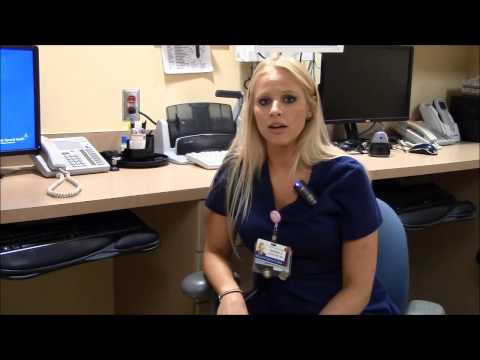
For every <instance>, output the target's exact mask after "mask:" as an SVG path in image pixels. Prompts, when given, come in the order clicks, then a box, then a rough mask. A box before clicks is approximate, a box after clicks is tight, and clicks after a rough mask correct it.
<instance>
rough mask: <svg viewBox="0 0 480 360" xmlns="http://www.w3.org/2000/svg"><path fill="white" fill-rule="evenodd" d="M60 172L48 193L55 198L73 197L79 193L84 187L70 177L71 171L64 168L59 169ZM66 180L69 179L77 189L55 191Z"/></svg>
mask: <svg viewBox="0 0 480 360" xmlns="http://www.w3.org/2000/svg"><path fill="white" fill-rule="evenodd" d="M58 170H59V172H58V173H57V178H58V181H56V182H55V183H53V184H52V185H51V186H50V187H49V188H48V190H47V194H48V195H50V196H52V197H54V198H68V197H73V196H75V195H78V194H79V193H80V191H82V188H81V187H80V184H79V183H78V182H77V181H75V180H73V179H72V178H71V177H70V173H69V172H68V171H66V170H64V169H58ZM65 181H68V182H69V183H70V184H72V185H73V186H75V190H73V191H71V192H58V191H55V189H56V188H57V187H59V186H60V185H61V184H63V183H64V182H65Z"/></svg>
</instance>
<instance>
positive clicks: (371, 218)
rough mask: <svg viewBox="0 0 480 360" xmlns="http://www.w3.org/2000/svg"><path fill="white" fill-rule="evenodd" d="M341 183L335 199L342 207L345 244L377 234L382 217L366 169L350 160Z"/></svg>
mask: <svg viewBox="0 0 480 360" xmlns="http://www.w3.org/2000/svg"><path fill="white" fill-rule="evenodd" d="M345 166H346V168H345V169H344V170H345V171H342V176H340V178H339V179H338V183H337V187H336V191H335V192H336V194H335V197H336V198H337V201H338V202H339V203H340V206H341V211H342V214H341V216H340V231H341V238H342V240H357V239H360V238H362V237H364V236H367V235H369V234H371V233H372V232H374V231H375V230H377V229H378V228H379V227H380V225H381V223H382V215H381V213H380V209H379V207H378V204H377V198H376V196H375V193H374V192H373V189H372V185H371V182H370V179H369V178H368V176H367V173H366V170H365V169H364V167H363V166H362V165H361V164H360V163H359V162H358V161H357V160H355V159H352V158H350V159H349V160H348V161H347V162H346V164H345Z"/></svg>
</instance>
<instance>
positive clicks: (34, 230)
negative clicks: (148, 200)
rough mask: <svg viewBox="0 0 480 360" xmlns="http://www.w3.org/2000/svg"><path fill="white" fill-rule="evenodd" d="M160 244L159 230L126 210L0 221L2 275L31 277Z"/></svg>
mask: <svg viewBox="0 0 480 360" xmlns="http://www.w3.org/2000/svg"><path fill="white" fill-rule="evenodd" d="M158 245H159V237H158V234H157V233H156V232H154V231H152V230H151V229H150V228H148V227H147V226H146V225H145V224H144V223H143V222H142V221H140V219H138V217H136V216H135V215H134V214H133V213H132V212H131V211H128V210H120V211H112V212H107V213H98V214H88V215H79V216H73V217H65V218H61V219H54V220H46V221H36V222H28V223H17V224H6V225H2V226H1V227H0V278H8V279H26V278H31V277H34V276H38V275H41V274H43V273H46V272H50V271H54V270H58V269H61V268H65V267H67V266H73V265H77V264H80V263H84V262H90V261H95V260H101V259H106V258H111V257H114V256H117V255H122V254H127V253H132V252H139V251H140V252H145V251H150V250H153V249H155V248H157V247H158Z"/></svg>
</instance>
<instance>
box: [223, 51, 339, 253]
mask: <svg viewBox="0 0 480 360" xmlns="http://www.w3.org/2000/svg"><path fill="white" fill-rule="evenodd" d="M274 68H282V69H285V70H287V71H288V72H289V73H290V74H291V75H293V76H294V78H295V79H296V80H297V81H298V82H299V84H300V85H301V87H302V89H303V91H304V93H305V98H306V102H307V106H308V107H309V110H310V111H311V113H312V116H311V118H309V119H307V121H306V123H305V127H304V129H303V131H302V133H301V134H300V135H299V137H298V139H297V146H298V151H297V155H296V157H295V160H294V163H293V166H292V169H291V171H292V172H294V171H296V170H297V169H298V168H299V167H300V166H313V165H314V164H316V163H318V162H320V161H323V160H327V159H331V158H334V157H336V156H338V155H340V153H339V152H338V151H336V150H335V148H334V147H333V146H332V144H331V142H330V139H329V136H328V131H327V127H326V125H325V122H324V119H323V113H322V109H321V104H320V97H319V93H318V89H317V86H316V85H315V82H314V81H313V79H312V78H311V77H310V75H309V73H308V71H307V69H306V68H305V66H304V65H303V64H302V63H300V62H298V61H297V60H295V59H293V58H290V57H286V56H282V55H279V54H274V55H272V56H271V57H270V58H267V59H265V60H264V61H263V62H261V63H260V64H259V65H258V66H257V67H256V69H255V71H254V73H253V74H252V78H251V80H250V84H249V87H248V90H247V93H246V96H245V104H244V106H243V109H242V112H241V116H240V118H241V121H240V126H239V129H237V134H236V136H235V138H234V140H233V142H232V144H231V146H230V149H229V152H228V154H227V156H226V158H225V166H227V167H228V168H227V169H226V170H227V171H228V176H227V179H228V180H227V188H226V209H227V223H228V229H229V237H230V242H231V243H232V246H233V239H234V238H235V232H234V228H235V226H234V224H238V223H239V220H240V221H242V222H243V221H245V219H246V217H247V216H248V213H249V212H250V208H251V203H252V193H253V183H254V180H255V177H257V178H258V177H259V176H260V173H261V169H262V165H263V164H264V162H265V161H266V160H267V159H266V154H267V153H266V148H265V142H264V141H263V139H262V137H261V135H260V133H259V131H258V129H257V125H256V122H255V117H254V103H255V93H254V92H255V84H256V82H257V79H258V78H259V77H260V76H261V75H263V74H265V73H268V72H269V71H272V70H273V69H274Z"/></svg>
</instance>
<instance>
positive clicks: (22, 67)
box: [0, 45, 40, 156]
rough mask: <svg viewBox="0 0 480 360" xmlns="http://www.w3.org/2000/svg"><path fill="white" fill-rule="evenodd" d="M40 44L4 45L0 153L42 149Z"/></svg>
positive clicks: (0, 60)
mask: <svg viewBox="0 0 480 360" xmlns="http://www.w3.org/2000/svg"><path fill="white" fill-rule="evenodd" d="M38 80H39V75H38V48H37V47H36V46H3V45H2V46H0V156H3V155H19V154H36V153H38V152H39V151H40V111H39V109H40V104H39V89H38V87H39V83H38Z"/></svg>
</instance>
